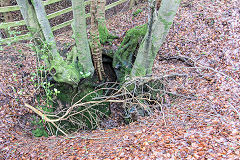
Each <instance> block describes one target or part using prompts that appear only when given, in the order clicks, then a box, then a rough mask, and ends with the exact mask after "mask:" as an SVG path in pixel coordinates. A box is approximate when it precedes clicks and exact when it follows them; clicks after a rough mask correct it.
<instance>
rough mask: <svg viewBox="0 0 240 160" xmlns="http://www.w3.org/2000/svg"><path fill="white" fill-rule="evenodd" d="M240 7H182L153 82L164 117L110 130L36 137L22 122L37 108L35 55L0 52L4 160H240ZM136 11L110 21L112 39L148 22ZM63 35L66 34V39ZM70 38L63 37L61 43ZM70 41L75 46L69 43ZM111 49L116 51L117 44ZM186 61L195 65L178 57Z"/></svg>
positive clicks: (227, 3) (189, 2) (232, 1)
mask: <svg viewBox="0 0 240 160" xmlns="http://www.w3.org/2000/svg"><path fill="white" fill-rule="evenodd" d="M239 6H240V2H239V1H238V0H214V1H212V0H183V1H182V3H181V6H180V8H179V11H178V13H177V16H176V18H175V21H174V24H173V26H172V28H171V30H170V32H169V35H168V36H167V39H166V42H165V43H164V44H163V45H162V47H161V49H160V51H159V54H158V56H157V58H156V61H155V64H154V68H153V71H154V75H155V76H157V75H162V74H186V75H187V77H183V78H182V77H181V78H175V79H169V84H170V85H169V86H171V87H169V88H168V89H169V91H170V92H172V93H178V94H183V95H191V96H195V97H196V98H194V99H186V98H178V99H172V98H171V97H169V96H167V95H166V99H167V100H166V103H165V104H164V105H163V106H162V111H159V112H156V113H155V114H154V115H153V116H150V117H142V118H140V119H139V120H138V121H137V122H134V123H131V124H130V125H127V126H120V127H117V128H113V129H105V130H94V131H82V132H80V133H76V134H74V135H72V136H71V137H61V136H60V137H55V136H51V137H48V138H43V137H42V138H34V137H32V135H31V133H30V130H28V129H27V128H26V127H24V128H21V126H19V125H18V124H19V123H18V121H19V119H18V116H20V115H23V114H26V113H30V114H31V111H29V110H27V109H26V108H24V106H23V103H24V102H28V103H30V104H32V105H34V104H35V100H34V99H33V97H34V95H35V94H36V90H35V88H34V86H33V82H32V81H31V73H32V72H33V71H34V70H35V57H34V56H35V55H34V53H33V52H32V51H31V50H30V49H29V48H28V47H25V45H24V44H21V43H19V44H16V45H14V47H13V46H12V47H5V48H4V51H1V52H0V61H1V64H0V74H1V77H0V106H1V108H0V118H1V119H0V121H1V122H0V157H1V158H2V159H19V158H20V159H29V158H33V159H116V158H117V159H157V158H162V159H203V158H207V159H238V158H239V155H240V124H239V119H240V98H239V93H240V85H239V83H240V80H239V79H240V50H239V46H240V22H239V21H240V9H239ZM138 8H142V9H143V12H141V13H139V14H138V16H136V17H134V18H133V16H132V13H133V12H134V11H136V10H137V8H134V9H132V10H129V11H127V12H124V13H121V14H119V15H117V16H115V17H114V18H111V19H109V20H108V28H109V30H110V31H111V32H112V33H115V34H117V35H118V36H120V37H121V36H123V35H124V33H125V31H127V30H128V29H129V28H132V27H134V26H136V25H141V24H144V23H145V22H146V20H147V15H146V13H147V10H145V9H144V5H140V6H138ZM65 35H66V34H65ZM58 38H59V39H60V40H64V39H68V40H69V38H67V37H64V35H60V36H58V37H57V39H58ZM69 41H70V40H69ZM114 44H115V45H116V46H117V45H118V44H119V41H118V40H116V41H115V42H114ZM173 57H185V58H186V57H187V59H188V60H189V61H191V65H190V66H189V65H187V64H188V61H185V62H186V63H183V62H182V61H179V59H177V58H173Z"/></svg>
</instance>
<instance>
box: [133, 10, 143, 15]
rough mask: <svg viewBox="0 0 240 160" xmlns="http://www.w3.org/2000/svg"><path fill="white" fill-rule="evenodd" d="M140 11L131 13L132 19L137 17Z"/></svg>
mask: <svg viewBox="0 0 240 160" xmlns="http://www.w3.org/2000/svg"><path fill="white" fill-rule="evenodd" d="M141 12H142V10H141V9H138V10H136V11H135V12H133V17H137V16H138V14H139V13H141Z"/></svg>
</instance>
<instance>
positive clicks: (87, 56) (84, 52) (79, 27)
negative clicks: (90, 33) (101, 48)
mask: <svg viewBox="0 0 240 160" xmlns="http://www.w3.org/2000/svg"><path fill="white" fill-rule="evenodd" d="M72 6H73V19H74V21H73V31H74V38H75V42H76V52H77V53H74V54H75V56H74V57H73V59H74V61H76V60H77V59H79V60H80V61H81V64H82V66H83V70H84V72H85V73H90V74H91V75H92V74H93V72H94V67H93V63H92V57H91V51H90V47H89V43H88V37H87V28H86V18H85V5H84V0H72Z"/></svg>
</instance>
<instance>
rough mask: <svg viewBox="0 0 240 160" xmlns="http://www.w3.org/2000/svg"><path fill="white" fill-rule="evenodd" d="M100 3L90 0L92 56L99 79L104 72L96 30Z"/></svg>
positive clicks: (101, 78) (99, 0)
mask: <svg viewBox="0 0 240 160" xmlns="http://www.w3.org/2000/svg"><path fill="white" fill-rule="evenodd" d="M99 3H101V0H97V1H96V0H92V1H91V29H90V33H91V39H92V46H91V49H92V58H93V64H94V68H95V71H96V73H97V75H98V79H99V80H100V81H102V80H103V78H104V76H105V73H104V69H103V63H102V50H101V43H100V39H99V31H98V17H99V13H98V11H99V9H98V7H99V6H98V4H99Z"/></svg>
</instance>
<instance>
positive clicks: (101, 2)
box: [97, 0, 118, 44]
mask: <svg viewBox="0 0 240 160" xmlns="http://www.w3.org/2000/svg"><path fill="white" fill-rule="evenodd" d="M105 6H106V0H97V15H98V16H97V21H98V31H99V38H100V42H101V44H105V43H108V42H111V41H112V40H113V39H116V38H118V37H117V36H114V35H112V34H110V33H109V31H108V29H107V26H106V18H105Z"/></svg>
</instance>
